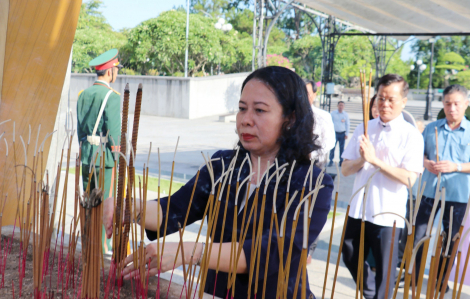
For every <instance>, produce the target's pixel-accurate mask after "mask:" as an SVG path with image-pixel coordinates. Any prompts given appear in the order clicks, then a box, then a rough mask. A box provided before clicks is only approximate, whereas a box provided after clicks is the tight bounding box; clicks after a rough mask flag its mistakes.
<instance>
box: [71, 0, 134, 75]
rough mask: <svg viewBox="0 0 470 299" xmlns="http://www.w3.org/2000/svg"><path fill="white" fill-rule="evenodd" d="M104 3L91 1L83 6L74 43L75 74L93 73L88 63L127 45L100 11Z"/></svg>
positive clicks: (95, 0)
mask: <svg viewBox="0 0 470 299" xmlns="http://www.w3.org/2000/svg"><path fill="white" fill-rule="evenodd" d="M101 5H102V1H100V0H91V1H89V2H85V3H83V4H82V6H81V8H80V16H79V19H78V24H77V31H76V33H75V39H74V41H73V56H72V57H73V59H72V63H73V64H72V70H73V72H90V71H92V70H91V69H90V68H89V66H88V63H89V62H90V60H92V59H93V58H95V57H97V56H98V55H100V54H101V53H103V52H105V51H107V50H110V49H113V48H121V47H123V46H124V45H125V43H126V38H125V35H124V34H122V33H119V32H115V31H113V29H112V28H111V25H109V24H108V23H107V22H106V19H105V17H104V16H103V14H102V13H101V12H100V11H99V8H100V6H101Z"/></svg>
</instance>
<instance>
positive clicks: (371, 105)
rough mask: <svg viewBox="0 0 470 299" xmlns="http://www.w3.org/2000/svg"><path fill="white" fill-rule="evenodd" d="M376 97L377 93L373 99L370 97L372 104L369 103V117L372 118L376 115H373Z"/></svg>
mask: <svg viewBox="0 0 470 299" xmlns="http://www.w3.org/2000/svg"><path fill="white" fill-rule="evenodd" d="M376 98H377V94H374V96H373V97H372V99H370V104H369V119H370V120H372V119H374V116H373V115H372V107H374V102H375V99H376Z"/></svg>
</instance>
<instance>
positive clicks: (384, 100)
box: [377, 97, 400, 105]
mask: <svg viewBox="0 0 470 299" xmlns="http://www.w3.org/2000/svg"><path fill="white" fill-rule="evenodd" d="M377 100H378V101H379V102H380V103H382V104H383V103H385V102H388V103H389V104H390V105H393V104H395V103H397V102H398V101H400V99H387V98H384V97H377Z"/></svg>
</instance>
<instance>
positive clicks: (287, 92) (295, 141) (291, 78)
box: [238, 66, 321, 165]
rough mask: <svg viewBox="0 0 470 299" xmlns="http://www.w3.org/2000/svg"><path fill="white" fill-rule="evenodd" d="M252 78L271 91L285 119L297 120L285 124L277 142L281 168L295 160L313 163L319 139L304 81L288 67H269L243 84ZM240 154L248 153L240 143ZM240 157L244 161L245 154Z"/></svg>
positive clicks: (250, 77) (249, 77)
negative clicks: (314, 129) (311, 156)
mask: <svg viewBox="0 0 470 299" xmlns="http://www.w3.org/2000/svg"><path fill="white" fill-rule="evenodd" d="M253 79H257V80H259V81H261V82H263V83H264V84H266V86H267V87H268V88H269V89H271V90H272V91H273V92H274V94H275V95H276V97H277V100H278V101H279V104H281V106H282V112H283V113H282V114H283V117H288V116H290V117H295V122H294V123H293V124H291V123H288V122H285V123H284V124H283V125H282V128H281V136H280V137H279V139H278V142H279V143H280V145H281V147H280V149H279V152H278V153H277V159H278V163H279V165H282V164H284V163H286V162H288V163H289V164H290V165H291V164H292V162H293V161H294V160H296V161H297V163H299V162H300V163H303V162H308V161H310V153H311V152H313V151H316V150H318V149H320V148H321V147H320V146H319V145H317V144H316V140H317V139H318V136H317V135H315V134H313V128H314V118H313V112H312V108H311V107H310V103H309V101H308V94H307V88H306V87H305V83H304V81H303V80H302V79H301V78H300V77H299V75H297V74H296V73H294V72H293V71H291V70H289V69H288V68H285V67H279V66H268V67H264V68H261V69H258V70H256V71H254V72H253V73H251V74H250V75H249V76H248V77H247V78H246V79H245V81H244V82H243V85H242V91H243V89H244V88H245V85H246V84H247V83H248V82H249V81H250V80H253ZM238 145H239V146H240V150H241V151H240V154H241V153H243V152H246V150H245V149H244V148H243V146H242V144H241V142H240V141H239V142H238ZM240 154H239V157H243V158H244V156H245V155H244V154H242V155H240Z"/></svg>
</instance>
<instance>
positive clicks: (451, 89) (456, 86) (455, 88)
mask: <svg viewBox="0 0 470 299" xmlns="http://www.w3.org/2000/svg"><path fill="white" fill-rule="evenodd" d="M454 92H459V93H460V94H462V95H463V98H464V99H465V100H467V99H468V90H467V89H466V88H465V87H463V86H462V85H459V84H452V85H449V86H447V87H446V89H444V91H443V92H442V95H443V96H444V97H445V96H446V95H448V94H452V93H454Z"/></svg>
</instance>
